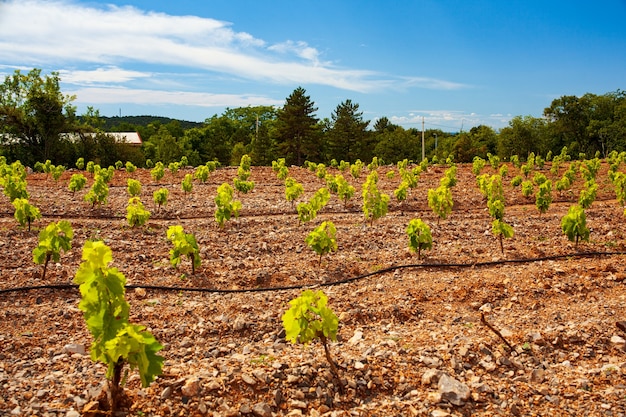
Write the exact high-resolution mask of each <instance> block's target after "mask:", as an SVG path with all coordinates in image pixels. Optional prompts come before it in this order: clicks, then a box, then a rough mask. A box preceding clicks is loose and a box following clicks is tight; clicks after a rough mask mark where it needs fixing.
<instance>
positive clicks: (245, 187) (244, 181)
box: [233, 155, 254, 194]
mask: <svg viewBox="0 0 626 417" xmlns="http://www.w3.org/2000/svg"><path fill="white" fill-rule="evenodd" d="M251 163H252V159H251V158H250V157H249V156H248V155H243V156H242V157H241V163H240V164H239V168H238V169H237V178H235V179H234V180H233V184H234V186H235V189H236V190H237V192H239V193H243V194H247V193H249V192H250V191H252V190H253V189H254V181H248V178H250V174H251V172H250V164H251Z"/></svg>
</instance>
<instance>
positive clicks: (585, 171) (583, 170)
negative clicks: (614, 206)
mask: <svg viewBox="0 0 626 417" xmlns="http://www.w3.org/2000/svg"><path fill="white" fill-rule="evenodd" d="M599 170H600V159H598V158H593V159H590V160H584V161H583V163H582V164H581V166H580V174H581V175H582V177H583V178H584V179H585V181H595V179H596V176H597V175H598V171H599Z"/></svg>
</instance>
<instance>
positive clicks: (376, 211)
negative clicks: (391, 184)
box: [362, 171, 389, 226]
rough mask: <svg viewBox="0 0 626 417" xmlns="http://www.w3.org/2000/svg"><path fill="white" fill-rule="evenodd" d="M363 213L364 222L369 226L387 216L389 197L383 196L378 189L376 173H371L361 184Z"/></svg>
mask: <svg viewBox="0 0 626 417" xmlns="http://www.w3.org/2000/svg"><path fill="white" fill-rule="evenodd" d="M362 195H363V213H364V215H365V221H366V222H369V224H370V226H371V225H372V224H374V220H376V219H380V218H381V217H384V216H385V215H386V214H387V209H388V205H389V195H387V194H383V193H381V192H380V190H379V189H378V172H377V171H372V172H370V173H369V175H368V176H367V179H366V180H365V182H364V183H363V192H362Z"/></svg>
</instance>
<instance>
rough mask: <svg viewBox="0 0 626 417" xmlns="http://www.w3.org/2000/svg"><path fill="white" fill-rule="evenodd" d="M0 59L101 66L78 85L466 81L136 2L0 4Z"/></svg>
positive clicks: (361, 88) (438, 84)
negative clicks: (380, 69)
mask: <svg viewBox="0 0 626 417" xmlns="http://www.w3.org/2000/svg"><path fill="white" fill-rule="evenodd" d="M0 11H1V12H0V62H4V63H10V62H15V64H16V65H18V64H19V65H33V66H43V65H47V66H68V65H70V66H71V65H76V66H78V65H83V64H89V65H91V66H100V67H101V68H100V69H96V70H93V71H87V72H82V73H81V72H78V71H74V72H68V73H65V74H64V75H65V76H66V80H65V81H68V79H69V80H72V81H75V82H78V83H89V82H116V83H123V82H127V81H131V80H134V79H137V78H145V77H149V75H146V74H142V73H139V72H135V71H131V70H125V69H122V68H125V67H131V66H133V65H167V66H169V67H170V68H178V69H179V71H185V70H187V71H190V70H191V71H207V72H210V73H218V74H228V75H229V76H231V77H238V78H241V79H244V80H258V81H269V82H272V83H276V84H282V85H294V84H295V85H298V84H319V85H326V86H331V87H335V88H339V89H343V90H349V91H355V92H371V91H376V90H380V89H382V88H390V87H391V88H393V87H399V88H405V87H419V88H432V89H455V88H463V87H464V86H463V85H462V84H458V83H454V82H449V81H445V80H436V79H430V78H419V77H412V78H411V77H409V78H406V77H400V76H396V75H389V74H380V73H377V72H374V71H368V70H360V69H350V68H341V67H338V66H336V65H334V64H333V63H332V62H331V61H324V60H322V59H321V57H322V54H321V53H320V52H319V51H318V50H317V49H316V48H315V47H313V46H311V45H309V44H308V43H307V42H304V41H292V40H286V41H284V42H281V43H276V44H272V45H268V44H267V42H265V41H264V40H262V39H258V38H256V37H254V36H253V35H252V34H249V33H246V32H237V31H235V30H234V29H233V28H232V25H231V24H230V23H228V22H224V21H220V20H216V19H211V18H207V17H198V16H173V15H168V14H165V13H155V12H146V11H143V10H140V9H137V8H135V7H129V6H127V7H118V6H111V5H107V6H97V5H94V4H93V3H90V6H86V5H81V4H78V3H73V2H72V1H71V0H58V1H54V0H53V1H45V0H8V1H4V2H3V1H0Z"/></svg>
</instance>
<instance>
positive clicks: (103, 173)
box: [94, 165, 115, 184]
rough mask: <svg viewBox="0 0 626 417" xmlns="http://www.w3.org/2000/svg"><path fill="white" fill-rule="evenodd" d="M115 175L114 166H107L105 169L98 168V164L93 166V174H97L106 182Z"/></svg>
mask: <svg viewBox="0 0 626 417" xmlns="http://www.w3.org/2000/svg"><path fill="white" fill-rule="evenodd" d="M114 175H115V168H114V167H113V166H109V167H108V168H107V169H99V166H98V165H96V166H95V171H94V176H99V177H100V178H101V179H102V180H103V181H104V182H105V183H106V184H108V183H110V182H111V180H112V179H113V176H114Z"/></svg>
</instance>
